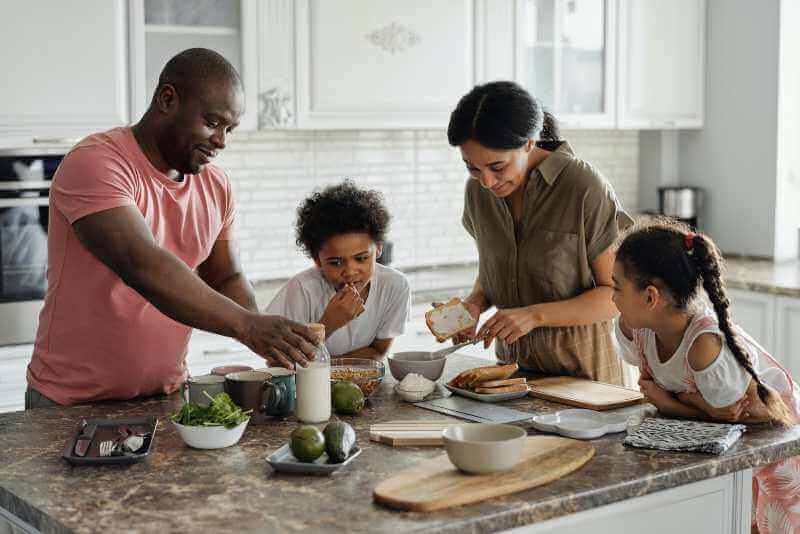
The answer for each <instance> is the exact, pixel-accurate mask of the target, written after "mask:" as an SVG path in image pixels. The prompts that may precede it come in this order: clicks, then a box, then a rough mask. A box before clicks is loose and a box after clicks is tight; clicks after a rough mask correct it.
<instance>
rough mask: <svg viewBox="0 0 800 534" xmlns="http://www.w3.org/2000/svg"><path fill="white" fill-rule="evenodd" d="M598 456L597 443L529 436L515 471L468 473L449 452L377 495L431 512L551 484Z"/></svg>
mask: <svg viewBox="0 0 800 534" xmlns="http://www.w3.org/2000/svg"><path fill="white" fill-rule="evenodd" d="M592 456H594V447H593V446H592V445H591V444H590V443H587V442H585V441H579V440H575V439H568V438H560V437H555V436H533V437H528V438H526V440H525V448H524V451H523V454H522V460H520V462H519V463H518V464H517V465H516V466H515V467H514V469H512V470H511V471H505V472H502V473H493V474H488V475H468V474H466V473H462V472H461V471H459V470H458V469H456V468H455V466H453V464H452V463H450V459H449V458H448V457H447V454H443V455H441V456H437V457H436V458H433V459H430V460H425V461H422V462H420V463H418V464H416V465H414V466H413V467H410V468H408V469H406V470H404V471H401V472H400V473H398V474H397V475H395V476H393V477H392V478H390V479H388V480H385V481H383V482H381V483H380V484H378V486H377V487H376V488H375V490H374V491H373V494H372V496H373V499H374V500H375V502H377V503H379V504H382V505H384V506H387V507H389V508H397V509H400V510H409V511H414V512H431V511H434V510H442V509H444V508H450V507H452V506H460V505H464V504H470V503H475V502H479V501H483V500H485V499H491V498H493V497H500V496H501V495H508V494H510V493H516V492H518V491H522V490H526V489H530V488H534V487H536V486H541V485H543V484H547V483H548V482H552V481H553V480H556V479H558V478H560V477H562V476H564V475H567V474H569V473H571V472H572V471H575V470H576V469H578V468H579V467H581V466H583V465H584V464H585V463H586V462H588V461H589V460H590V459H591V458H592Z"/></svg>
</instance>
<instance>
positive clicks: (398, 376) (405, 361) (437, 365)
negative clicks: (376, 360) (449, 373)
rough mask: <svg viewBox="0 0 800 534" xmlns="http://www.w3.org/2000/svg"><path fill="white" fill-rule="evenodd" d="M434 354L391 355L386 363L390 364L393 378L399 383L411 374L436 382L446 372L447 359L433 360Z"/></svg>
mask: <svg viewBox="0 0 800 534" xmlns="http://www.w3.org/2000/svg"><path fill="white" fill-rule="evenodd" d="M432 354H433V353H432V352H425V351H409V352H395V353H394V354H390V355H389V357H388V358H386V361H388V362H389V370H390V371H391V372H392V376H393V377H394V378H395V380H397V381H398V382H400V381H402V380H403V379H404V378H405V377H406V375H407V374H409V373H417V374H419V375H422V376H424V377H425V378H427V379H428V380H433V381H434V382H436V381H437V380H439V378H441V376H442V373H443V372H444V364H445V363H447V357H446V356H440V357H438V358H434V359H431V358H432Z"/></svg>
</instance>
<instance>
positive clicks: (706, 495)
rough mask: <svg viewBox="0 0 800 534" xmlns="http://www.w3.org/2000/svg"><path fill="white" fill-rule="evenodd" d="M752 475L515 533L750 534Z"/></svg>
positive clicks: (747, 472)
mask: <svg viewBox="0 0 800 534" xmlns="http://www.w3.org/2000/svg"><path fill="white" fill-rule="evenodd" d="M751 481H752V471H751V470H750V469H747V470H744V471H740V472H737V473H731V474H729V475H725V476H721V477H717V478H712V479H710V480H703V481H701V482H695V483H693V484H687V485H685V486H680V487H677V488H672V489H668V490H664V491H659V492H657V493H652V494H650V495H645V496H643V497H634V498H632V499H627V500H624V501H621V502H618V503H615V504H609V505H606V506H601V507H600V508H595V509H593V510H587V511H585V512H578V513H576V514H571V515H566V516H563V517H560V518H557V519H551V520H549V521H545V522H542V523H538V524H535V525H531V526H527V527H520V528H515V529H512V530H508V531H506V532H512V533H514V534H523V533H525V534H549V533H553V534H555V533H562V532H569V533H570V534H619V533H621V532H646V533H647V534H675V533H677V532H680V533H681V534H746V533H749V532H750V508H751V502H752V493H751V492H752V488H751V484H752V482H751Z"/></svg>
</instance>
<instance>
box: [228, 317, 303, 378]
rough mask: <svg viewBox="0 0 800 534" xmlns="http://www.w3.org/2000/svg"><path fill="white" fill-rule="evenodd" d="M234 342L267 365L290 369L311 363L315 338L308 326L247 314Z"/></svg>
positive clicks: (278, 318)
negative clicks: (238, 342)
mask: <svg viewBox="0 0 800 534" xmlns="http://www.w3.org/2000/svg"><path fill="white" fill-rule="evenodd" d="M237 339H238V340H239V341H241V342H242V343H243V344H245V345H247V346H248V347H249V348H250V349H251V350H252V351H253V352H255V353H256V354H258V355H260V356H262V357H263V358H264V359H266V360H267V361H268V362H270V363H273V362H277V363H278V364H280V365H282V366H283V367H286V368H287V369H291V368H292V363H293V362H297V363H299V364H300V365H302V366H303V367H305V366H306V365H308V362H309V360H313V359H314V349H315V347H314V345H313V343H315V342H316V338H315V336H314V334H313V333H312V331H311V329H310V328H309V327H308V326H305V325H302V324H300V323H296V322H294V321H291V320H289V319H287V318H285V317H281V316H279V315H261V314H259V313H250V314H248V316H247V321H246V322H245V324H244V326H243V327H242V331H241V333H240V334H239V335H238V336H237Z"/></svg>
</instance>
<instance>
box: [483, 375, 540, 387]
mask: <svg viewBox="0 0 800 534" xmlns="http://www.w3.org/2000/svg"><path fill="white" fill-rule="evenodd" d="M526 383H527V382H526V380H525V377H524V376H521V377H519V378H506V379H505V380H489V381H488V382H478V383H477V384H475V387H476V388H497V387H500V386H513V385H514V384H526Z"/></svg>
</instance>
